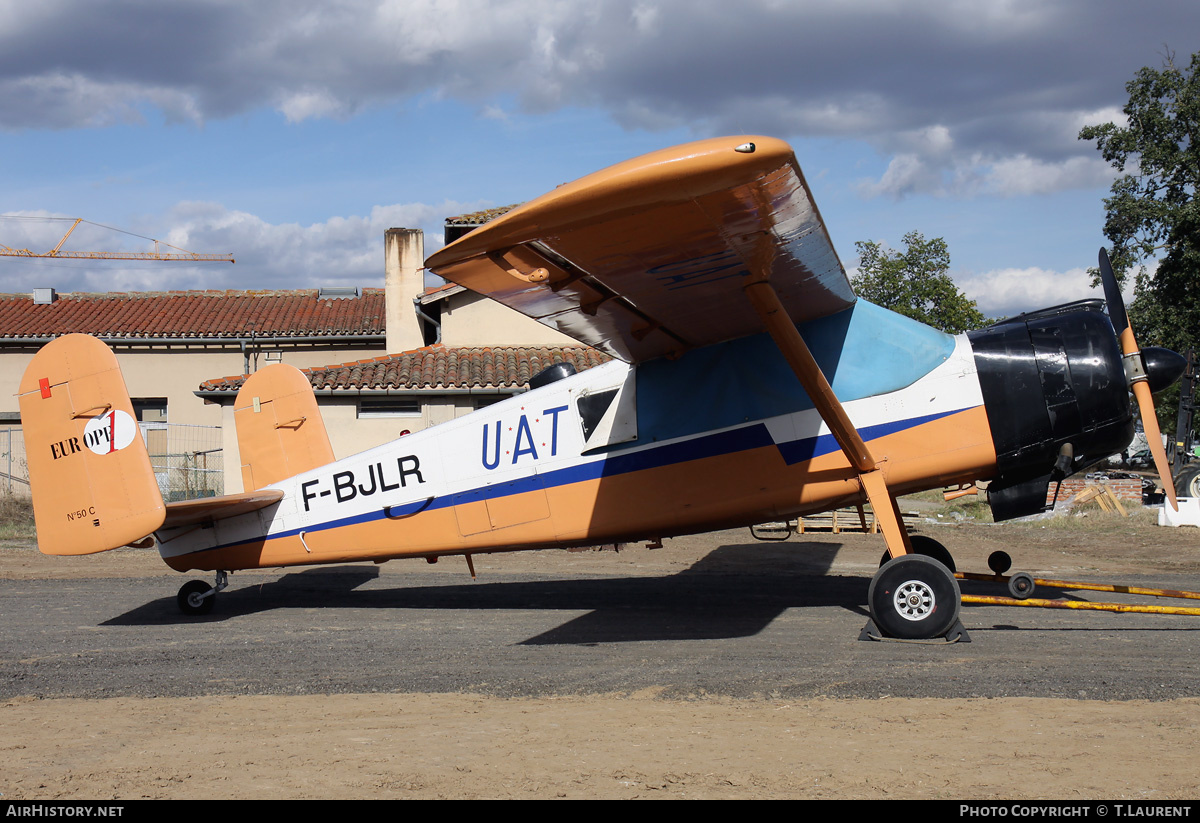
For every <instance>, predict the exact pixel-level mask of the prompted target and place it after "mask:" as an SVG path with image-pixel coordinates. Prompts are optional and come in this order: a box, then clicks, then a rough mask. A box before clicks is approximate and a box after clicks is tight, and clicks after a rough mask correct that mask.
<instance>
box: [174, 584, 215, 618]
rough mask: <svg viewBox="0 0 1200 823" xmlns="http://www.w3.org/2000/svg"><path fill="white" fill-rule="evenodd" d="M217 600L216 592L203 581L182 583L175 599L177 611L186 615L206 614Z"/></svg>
mask: <svg viewBox="0 0 1200 823" xmlns="http://www.w3.org/2000/svg"><path fill="white" fill-rule="evenodd" d="M216 600H217V592H216V591H215V590H214V589H213V587H212V586H210V585H208V584H207V583H205V582H204V581H203V580H191V581H188V582H187V583H184V584H183V586H182V587H181V588H180V589H179V594H178V595H176V597H175V602H176V603H178V604H179V610H180V611H181V612H183V613H184V614H188V615H193V616H196V615H201V614H208V613H209V612H211V611H212V607H213V603H215V602H216Z"/></svg>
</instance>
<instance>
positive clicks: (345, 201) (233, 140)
mask: <svg viewBox="0 0 1200 823" xmlns="http://www.w3.org/2000/svg"><path fill="white" fill-rule="evenodd" d="M1197 50H1200V3H1197V2H1196V1H1195V0H1142V2H1138V3H1134V2H1117V0H1028V1H1026V0H989V2H977V1H976V0H840V1H839V2H809V1H808V0H796V2H787V1H786V0H740V1H739V2H737V3H730V2H715V1H713V0H686V2H685V0H613V2H604V0H591V2H573V1H572V0H516V1H515V2H509V0H490V1H489V0H479V1H478V2H477V1H475V0H396V2H388V0H376V1H375V2H372V1H370V0H326V2H311V1H310V0H287V2H282V1H281V0H255V2H253V3H246V2H237V0H171V2H153V1H152V0H108V1H107V2H106V1H104V0H38V2H30V0H0V181H2V185H0V214H3V215H11V216H18V217H21V218H31V217H37V218H46V217H72V218H74V217H82V218H85V219H86V220H88V221H92V223H97V224H102V225H103V226H111V227H117V228H120V229H123V230H125V231H127V232H130V233H132V234H120V233H117V232H114V231H109V230H107V229H102V228H100V227H98V226H94V225H91V224H84V225H83V226H81V227H80V229H78V230H77V231H76V232H75V233H74V234H73V235H72V237H71V239H70V240H68V242H67V244H66V245H65V246H64V248H74V249H87V250H119V249H125V250H146V249H148V248H149V243H148V242H147V241H146V240H143V239H141V238H140V237H138V236H134V235H140V236H141V237H153V238H158V239H160V240H164V241H166V242H168V243H172V244H174V245H177V246H180V247H183V248H186V249H189V250H191V251H198V252H216V253H225V252H232V253H233V254H234V255H235V256H236V257H237V261H238V262H237V264H236V265H233V266H230V265H228V264H218V263H210V264H206V265H203V266H183V265H176V264H168V263H134V264H131V263H116V262H108V263H96V262H69V261H61V260H60V261H41V260H19V259H15V258H0V271H2V272H3V275H4V281H5V286H4V287H3V289H0V290H3V291H10V292H18V291H25V290H27V289H29V288H32V287H36V286H54V287H56V288H58V289H59V290H60V291H79V290H84V291H107V290H118V289H181V288H298V287H308V286H316V285H362V286H376V285H382V279H383V271H382V270H383V251H382V237H383V232H384V230H385V229H387V228H388V227H389V226H405V227H419V228H423V229H425V231H426V251H427V252H430V251H432V250H433V249H434V248H435V247H436V246H437V245H439V244H440V236H441V223H442V220H443V219H444V218H445V217H446V216H448V215H453V214H458V213H461V212H464V211H470V210H474V209H477V208H483V207H487V206H494V205H502V204H507V203H513V202H519V201H523V200H527V199H529V198H531V197H534V196H537V195H538V194H540V193H542V192H544V191H546V190H548V189H550V188H553V187H554V186H556V185H558V184H559V183H562V182H565V181H568V180H571V179H574V178H576V177H580V176H582V175H584V174H587V173H589V172H591V171H594V170H596V169H599V168H602V167H604V166H607V165H609V164H611V163H615V162H618V161H620V160H623V159H625V158H628V157H632V156H635V155H638V154H641V153H644V152H646V151H651V150H654V149H657V148H661V147H663V146H666V145H670V144H674V143H680V142H685V141H688V140H693V139H697V138H702V137H710V136H714V135H720V134H744V133H750V134H767V135H772V136H777V137H782V138H785V139H787V140H789V141H790V142H791V143H792V145H793V146H794V148H795V150H796V154H797V157H798V158H799V160H800V163H801V165H802V166H803V168H804V169H805V172H806V174H807V176H808V178H809V181H810V184H811V185H812V186H813V189H814V193H815V195H816V198H817V202H818V204H819V205H820V207H821V211H822V213H823V215H824V217H825V220H826V222H827V225H828V227H829V231H830V234H831V235H832V237H833V239H834V243H835V245H836V246H837V249H838V252H839V254H840V255H841V257H842V260H843V262H844V263H845V264H846V266H847V267H852V266H854V264H855V262H856V256H855V248H854V243H855V241H857V240H868V239H870V240H878V241H882V242H884V243H886V244H888V245H890V246H892V247H896V246H899V245H901V238H902V237H903V235H904V234H905V233H906V232H908V231H912V230H917V231H920V232H923V233H924V234H925V235H926V236H927V237H935V236H940V237H944V238H945V239H946V241H947V242H948V244H949V247H950V253H951V258H952V274H953V275H954V277H955V279H956V280H957V281H958V283H959V285H960V286H961V287H962V288H963V289H964V290H965V291H966V292H967V293H968V294H969V295H970V296H972V297H974V298H975V299H977V300H978V301H979V304H980V307H981V308H982V309H983V310H984V312H985V313H987V314H990V315H1002V314H1008V313H1011V312H1015V311H1020V310H1024V309H1029V308H1035V307H1038V306H1041V305H1047V304H1051V303H1055V302H1062V301H1065V300H1071V299H1076V298H1079V297H1082V296H1085V292H1086V290H1087V277H1086V275H1085V274H1084V269H1085V268H1086V267H1087V266H1088V265H1094V263H1095V259H1096V250H1097V248H1099V246H1100V245H1102V244H1103V242H1104V237H1103V233H1102V223H1103V203H1102V198H1103V197H1104V196H1105V194H1106V193H1107V191H1108V186H1109V184H1110V183H1111V180H1112V172H1111V170H1110V169H1109V168H1108V167H1107V166H1106V164H1104V162H1103V161H1102V160H1101V159H1100V157H1099V153H1098V152H1097V151H1096V149H1095V146H1094V144H1091V143H1085V142H1081V141H1079V140H1078V139H1077V134H1078V132H1079V129H1080V127H1081V126H1083V125H1085V124H1091V123H1101V122H1107V121H1111V120H1116V121H1120V118H1121V107H1122V105H1123V104H1124V102H1125V99H1126V94H1125V89H1124V87H1125V83H1126V82H1127V81H1128V80H1129V79H1130V78H1131V77H1132V76H1133V74H1134V72H1135V71H1136V70H1137V69H1138V68H1139V67H1141V66H1145V65H1150V66H1155V67H1157V66H1160V65H1161V64H1162V62H1163V55H1164V54H1166V53H1167V51H1173V52H1174V53H1175V55H1176V61H1177V62H1178V63H1182V64H1186V62H1187V60H1188V59H1189V56H1190V55H1191V54H1192V53H1193V52H1195V51H1197ZM69 225H70V223H69V222H68V223H64V222H62V221H55V220H46V219H37V220H33V219H0V244H3V245H6V246H11V247H16V248H30V249H33V250H39V251H41V250H48V249H50V248H52V247H53V246H54V245H55V243H57V241H58V238H59V237H61V236H62V233H63V232H64V231H65V230H66V228H67V227H68V226H69Z"/></svg>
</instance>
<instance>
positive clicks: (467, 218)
mask: <svg viewBox="0 0 1200 823" xmlns="http://www.w3.org/2000/svg"><path fill="white" fill-rule="evenodd" d="M519 205H521V204H520V203H513V204H512V205H510V206H497V207H496V208H494V209H484V210H483V211H473V212H471V213H469V214H459V215H456V216H454V217H447V218H446V225H447V226H482V225H483V224H484V223H489V222H491V221H492V220H495V219H496V218H497V217H499V216H500V215H502V214H507V213H508V212H510V211H512V210H513V209H515V208H516V207H517V206H519Z"/></svg>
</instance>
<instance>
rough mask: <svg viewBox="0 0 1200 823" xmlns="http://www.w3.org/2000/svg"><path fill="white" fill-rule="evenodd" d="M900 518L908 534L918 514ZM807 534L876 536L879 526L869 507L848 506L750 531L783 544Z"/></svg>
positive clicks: (761, 525) (766, 524)
mask: <svg viewBox="0 0 1200 823" xmlns="http://www.w3.org/2000/svg"><path fill="white" fill-rule="evenodd" d="M901 516H902V517H903V518H904V526H905V528H907V529H908V530H909V531H912V530H913V525H914V524H915V523H916V521H917V519H918V518H919V517H920V515H919V514H918V513H917V512H901ZM808 532H832V533H833V534H841V533H842V532H856V533H860V534H878V533H879V524H878V523H877V522H876V520H875V512H873V511H871V507H870V506H849V507H847V508H843V509H832V510H830V511H827V512H819V513H817V514H810V515H805V516H804V517H797V518H796V519H795V520H788V521H786V522H784V521H779V522H776V523H760V524H759V525H757V526H753V527H751V533H753V534H754V536H755V537H756V538H758V539H759V540H786V539H787V538H788V537H789V536H790V535H792V534H806V533H808Z"/></svg>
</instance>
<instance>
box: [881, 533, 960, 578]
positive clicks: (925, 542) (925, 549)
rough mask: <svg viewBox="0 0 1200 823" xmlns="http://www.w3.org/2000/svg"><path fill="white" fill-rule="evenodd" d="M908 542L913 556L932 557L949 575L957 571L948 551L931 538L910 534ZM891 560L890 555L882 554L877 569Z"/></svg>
mask: <svg viewBox="0 0 1200 823" xmlns="http://www.w3.org/2000/svg"><path fill="white" fill-rule="evenodd" d="M908 542H909V543H912V550H913V554H923V555H925V556H926V557H932V558H933V559H934V560H936V561H937V562H939V563H941V564H942V565H943V566H945V567H946V568H947V569H949V570H950V573H951V574H954V572H956V571H958V567H957V566H956V565H954V557H953V556H952V555H951V554H950V550H949V549H947V548H946V547H945V546H943V545H942V544H941V543H939V542H937V541H936V540H934V539H933V538H932V537H926V536H925V535H923V534H912V535H909V537H908ZM891 559H892V557H891V555H890V554H888V553H887V552H884V553H883V557H882V558H881V559H880V561H879V567H880V568H883V565H884V564H885V563H887V562H888V561H889V560H891Z"/></svg>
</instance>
